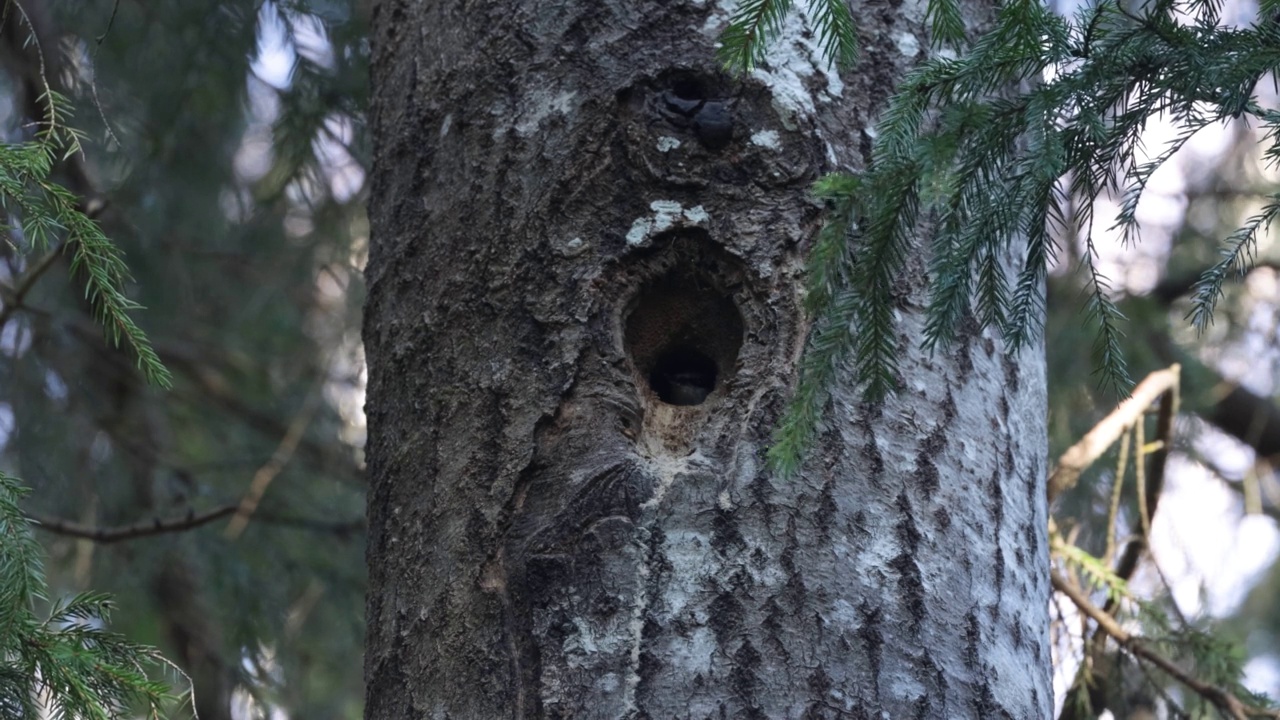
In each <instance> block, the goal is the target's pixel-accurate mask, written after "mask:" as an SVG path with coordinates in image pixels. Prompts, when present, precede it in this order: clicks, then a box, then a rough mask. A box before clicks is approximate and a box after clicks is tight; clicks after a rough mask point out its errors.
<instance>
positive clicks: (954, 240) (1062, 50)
mask: <svg viewBox="0 0 1280 720" xmlns="http://www.w3.org/2000/svg"><path fill="white" fill-rule="evenodd" d="M781 7H782V6H779V5H770V4H769V3H761V2H751V3H747V2H744V3H742V4H741V5H740V7H739V11H738V14H736V15H735V16H734V22H733V25H732V26H731V27H730V31H729V33H728V34H726V37H725V39H724V45H725V48H726V52H728V51H729V50H730V49H731V50H732V52H729V53H728V54H727V55H726V59H727V60H729V61H734V62H735V64H737V63H736V61H740V60H741V61H743V62H745V60H744V58H745V59H758V58H759V57H760V56H761V55H760V53H761V52H762V51H761V50H760V48H759V46H758V43H759V42H761V41H762V39H764V40H767V39H768V38H769V37H770V36H771V34H772V33H776V32H777V29H778V28H779V26H780V24H781V20H780V17H779V13H780V12H782V11H783V9H785V8H783V9H780V8H781ZM817 9H818V12H819V13H820V14H821V13H822V12H824V10H823V8H822V7H819V8H817ZM1220 10H1221V6H1220V5H1219V4H1217V3H1213V2H1209V1H1208V0H1162V1H1161V2H1157V3H1154V4H1152V5H1149V6H1148V7H1147V8H1146V9H1145V10H1144V11H1142V13H1141V14H1135V13H1134V12H1132V11H1130V10H1129V9H1128V7H1127V5H1126V4H1124V3H1122V2H1114V1H1112V0H1101V1H1100V2H1096V3H1094V4H1092V5H1089V6H1087V7H1085V8H1083V9H1082V10H1081V11H1080V12H1079V13H1077V15H1076V16H1075V17H1074V18H1070V19H1068V18H1062V17H1058V16H1056V15H1054V14H1053V13H1052V12H1051V11H1050V10H1049V9H1048V8H1046V7H1045V6H1044V5H1043V4H1042V3H1040V2H1039V1H1038V0H1013V1H1011V2H1008V3H1005V4H1004V5H1002V6H1001V7H1000V8H999V11H998V13H997V16H996V18H995V21H994V25H993V27H992V29H991V30H990V31H989V32H987V33H986V34H985V35H983V36H982V37H980V38H979V39H978V40H977V41H976V42H974V43H973V44H972V46H970V47H969V48H968V49H967V51H966V52H965V53H964V54H963V55H962V56H961V57H959V58H957V59H952V58H947V57H934V58H931V59H930V60H928V61H926V62H925V63H923V64H922V65H921V66H919V67H918V68H916V69H915V70H913V71H912V72H911V73H910V74H909V75H908V76H907V78H906V79H905V80H904V81H903V83H902V84H901V85H900V86H899V88H898V90H897V92H896V93H895V94H894V96H893V97H892V99H891V100H890V102H889V106H888V108H887V109H886V110H885V112H884V114H883V116H882V117H881V119H880V123H879V127H878V129H879V133H878V137H877V139H876V142H875V144H874V147H873V150H872V158H871V162H870V164H869V166H868V167H867V168H865V169H864V170H862V171H861V173H860V174H859V175H858V177H857V180H856V182H855V181H854V180H853V179H852V178H851V177H847V176H846V177H842V178H839V179H837V178H829V179H826V180H824V181H822V182H820V183H819V185H818V187H817V194H818V195H819V196H821V197H824V198H826V199H828V200H829V201H830V202H831V203H832V204H833V209H834V212H832V213H831V215H830V218H829V223H830V225H831V227H829V228H828V229H826V230H824V231H823V235H822V237H821V238H820V239H819V242H818V243H817V244H816V246H815V250H814V253H815V258H820V259H818V260H815V261H814V263H813V265H818V264H823V263H826V262H827V261H828V260H831V261H834V262H838V263H839V264H840V267H839V268H827V269H823V270H821V271H818V272H812V271H811V272H810V275H809V287H808V292H809V296H810V298H811V300H810V302H809V305H808V306H809V309H810V312H812V313H813V314H814V315H816V323H815V329H814V331H813V336H812V338H811V344H810V349H809V353H808V357H807V358H806V359H805V361H804V362H803V364H802V368H801V375H800V382H799V388H798V390H797V393H796V395H795V398H794V399H793V401H792V404H791V406H790V408H789V410H788V413H787V417H786V418H785V419H784V420H783V422H782V425H781V427H780V430H779V432H778V436H777V443H776V446H775V447H774V450H773V454H772V458H773V461H774V464H775V467H777V468H779V469H780V470H783V471H789V470H793V469H794V468H795V467H796V466H797V464H798V462H799V460H798V458H799V455H798V453H799V451H800V450H801V449H803V447H804V446H805V445H807V443H808V442H809V440H810V438H811V437H812V435H813V433H814V431H815V428H816V427H817V424H818V422H819V418H820V415H821V407H822V405H823V403H825V400H826V390H825V388H826V387H827V386H828V384H829V382H830V381H831V378H832V376H833V375H834V373H835V368H836V367H837V365H838V364H839V363H841V362H843V361H844V359H845V358H846V357H851V358H852V364H853V368H854V371H855V377H856V379H857V380H858V381H859V382H860V383H862V384H863V386H864V388H865V392H866V394H867V396H868V397H869V398H870V399H873V400H874V399H876V398H879V397H882V396H884V395H885V394H886V393H889V392H892V391H893V390H894V389H895V388H896V386H897V382H898V380H897V363H896V357H897V353H896V348H895V338H896V336H897V331H898V328H897V324H896V322H895V321H894V316H893V304H894V302H895V299H894V298H895V292H894V290H895V287H896V286H898V285H899V284H900V283H901V282H902V281H903V277H902V273H903V271H904V262H905V258H907V257H908V256H909V255H911V254H914V253H916V252H918V251H919V250H920V248H919V247H918V244H919V243H918V240H917V238H918V233H919V232H920V228H921V224H922V223H923V222H926V221H927V222H929V223H930V225H931V227H932V228H933V231H932V239H931V245H932V247H931V248H930V252H929V256H930V258H931V261H930V267H929V274H928V289H929V294H930V299H929V306H928V312H927V317H926V325H925V330H924V339H923V342H924V347H925V349H928V350H933V349H936V348H939V347H946V346H947V344H948V343H949V342H951V341H952V340H953V339H954V338H955V336H956V333H957V330H958V328H960V327H962V325H963V321H964V320H965V319H966V318H967V317H971V316H972V317H974V318H975V319H976V320H977V321H978V322H979V323H980V325H981V326H984V327H995V328H998V329H999V330H1000V331H1001V332H1002V333H1003V335H1004V337H1005V340H1006V343H1007V345H1008V347H1009V349H1010V350H1011V351H1017V350H1018V349H1019V348H1021V347H1022V346H1023V345H1025V344H1026V343H1027V342H1028V340H1029V339H1030V338H1032V337H1034V336H1036V335H1038V334H1039V333H1040V332H1041V328H1042V323H1043V316H1044V299H1043V296H1044V283H1045V278H1046V275H1047V271H1048V265H1049V263H1050V262H1051V261H1052V260H1053V259H1054V258H1055V255H1056V252H1057V249H1058V248H1057V246H1056V243H1055V240H1054V237H1055V236H1056V235H1058V234H1065V235H1067V236H1072V235H1076V236H1078V237H1079V238H1080V239H1081V243H1082V245H1083V247H1084V250H1085V252H1084V253H1083V254H1082V257H1081V260H1080V263H1081V270H1082V271H1083V273H1084V275H1085V277H1086V281H1087V286H1088V293H1087V300H1086V302H1085V311H1086V315H1087V318H1088V321H1089V322H1090V324H1091V325H1092V326H1093V328H1094V329H1095V339H1094V347H1093V357H1094V363H1095V367H1096V369H1097V373H1098V375H1099V376H1100V380H1101V383H1102V384H1103V385H1104V386H1105V387H1108V388H1111V389H1115V390H1118V391H1120V392H1123V391H1125V389H1126V388H1128V387H1129V386H1130V385H1131V380H1130V377H1129V372H1128V369H1127V366H1126V361H1125V354H1124V352H1123V349H1122V341H1123V330H1122V325H1123V323H1124V320H1125V318H1124V316H1123V314H1122V313H1121V311H1120V309H1119V308H1118V307H1117V305H1116V303H1115V301H1114V300H1113V297H1112V295H1113V294H1112V292H1111V291H1110V285H1109V281H1108V279H1107V278H1106V277H1105V276H1104V275H1103V274H1102V272H1101V270H1100V269H1099V267H1098V264H1097V246H1096V241H1097V238H1096V237H1095V229H1094V228H1095V224H1096V223H1095V218H1094V217H1093V214H1092V207H1093V201H1094V200H1096V199H1098V198H1099V197H1104V196H1115V197H1117V198H1119V199H1120V202H1121V207H1120V212H1119V214H1118V216H1117V218H1116V220H1115V223H1114V225H1112V226H1111V229H1112V230H1116V231H1118V232H1119V234H1120V236H1121V237H1122V239H1123V240H1124V241H1125V242H1132V241H1136V239H1137V237H1138V227H1137V221H1136V219H1135V212H1136V209H1137V206H1138V202H1139V200H1140V199H1141V197H1142V194H1143V191H1144V190H1145V188H1146V185H1147V182H1148V180H1149V179H1150V178H1151V176H1152V174H1153V173H1154V172H1155V171H1156V169H1158V168H1159V167H1160V166H1161V165H1162V164H1163V163H1165V162H1166V161H1167V160H1168V159H1169V158H1170V157H1172V155H1173V154H1174V153H1175V152H1177V150H1179V149H1180V148H1181V147H1182V146H1183V145H1184V144H1185V143H1186V141H1187V140H1188V139H1189V138H1190V137H1191V136H1192V135H1194V134H1195V133H1196V132H1197V131H1199V130H1200V129H1202V128H1205V127H1208V126H1210V125H1213V124H1216V123H1220V122H1223V121H1226V120H1229V119H1232V118H1239V117H1241V116H1247V117H1250V118H1252V119H1254V120H1255V121H1256V122H1257V123H1258V124H1259V125H1260V126H1261V127H1263V128H1264V129H1265V130H1266V132H1267V139H1268V142H1269V149H1268V150H1267V153H1266V156H1267V158H1268V160H1270V161H1271V162H1272V163H1275V162H1277V161H1280V143H1278V142H1277V135H1280V112H1276V111H1273V110H1266V109H1263V108H1261V107H1259V105H1258V103H1257V102H1256V101H1255V100H1254V99H1253V96H1252V93H1253V88H1254V86H1255V85H1256V84H1257V82H1258V80H1259V79H1260V78H1261V77H1263V76H1264V74H1266V73H1268V72H1271V71H1273V70H1275V69H1276V68H1277V67H1280V28H1278V27H1277V26H1276V24H1275V23H1273V22H1271V21H1269V20H1267V21H1265V22H1258V23H1256V24H1254V25H1253V26H1250V27H1247V28H1228V27H1224V26H1220V25H1219V21H1220V18H1219V13H1220ZM928 14H929V18H930V23H931V27H932V29H933V30H934V33H935V36H934V41H935V42H939V43H941V42H948V43H957V42H959V41H960V39H961V36H962V31H963V23H962V22H961V16H960V13H959V10H958V6H957V5H955V3H954V1H953V0H931V2H930V3H929V11H928ZM1187 17H1190V18H1193V20H1191V21H1186V20H1184V19H1183V18H1187ZM1268 17H1269V16H1268ZM824 22H825V23H826V24H827V25H830V24H832V23H833V22H834V20H832V19H830V18H829V19H827V20H825V21H823V20H819V22H818V25H819V26H820V27H822V26H824ZM752 43H756V45H753V44H752ZM1042 76H1046V79H1045V80H1044V81H1040V78H1041V77H1042ZM1157 116H1160V117H1162V118H1165V119H1167V120H1169V121H1171V122H1173V123H1174V124H1175V125H1177V126H1178V127H1180V128H1181V132H1180V133H1179V134H1178V135H1177V137H1176V138H1175V139H1174V140H1173V141H1172V142H1171V143H1169V145H1168V146H1167V147H1165V148H1162V149H1160V151H1159V152H1155V153H1148V152H1147V151H1146V149H1145V148H1143V146H1142V144H1141V142H1140V136H1141V133H1142V130H1143V129H1144V127H1145V126H1146V124H1147V122H1148V121H1149V120H1150V119H1152V118H1155V117H1157ZM834 187H840V188H843V193H844V194H843V195H839V194H838V193H833V192H832V191H831V189H832V188H834ZM1069 200H1070V201H1071V202H1070V203H1068V201H1069ZM1278 214H1280V195H1276V196H1273V197H1272V198H1271V202H1269V203H1268V204H1267V205H1266V206H1265V207H1264V208H1263V209H1262V210H1261V211H1260V212H1259V213H1258V214H1257V215H1256V216H1254V217H1253V218H1251V219H1250V220H1249V222H1248V223H1246V224H1245V226H1244V227H1242V228H1240V229H1239V230H1238V231H1236V232H1235V233H1233V234H1232V235H1231V237H1229V238H1228V239H1227V241H1226V242H1225V244H1224V247H1223V248H1222V251H1221V256H1220V259H1219V261H1218V262H1217V263H1216V264H1215V265H1213V266H1212V267H1211V268H1210V269H1209V270H1208V271H1207V272H1205V273H1204V275H1203V276H1202V277H1201V279H1200V281H1199V283H1198V284H1197V285H1196V287H1195V290H1194V293H1193V298H1192V300H1193V302H1192V308H1191V312H1190V315H1189V317H1190V319H1191V321H1192V323H1193V324H1194V325H1195V326H1196V327H1198V328H1201V329H1203V328H1204V327H1205V326H1206V325H1207V324H1208V323H1209V322H1210V321H1211V320H1212V317H1213V310H1214V307H1215V304H1216V302H1217V300H1218V299H1219V298H1220V297H1221V295H1222V287H1223V283H1224V282H1225V281H1227V280H1228V279H1230V278H1232V277H1235V276H1238V275H1239V273H1240V272H1241V271H1242V270H1243V269H1245V268H1247V267H1248V266H1249V265H1250V263H1251V261H1252V259H1253V256H1254V253H1255V251H1256V243H1257V236H1258V233H1259V232H1261V231H1263V230H1264V229H1265V228H1267V227H1268V226H1269V225H1270V223H1271V222H1272V221H1274V220H1275V218H1276V216H1277V215H1278ZM838 242H842V243H844V244H845V245H847V247H841V248H837V247H833V243H838ZM1011 263H1013V264H1016V265H1017V270H1016V271H1012V272H1011V271H1008V270H1007V269H1006V268H1008V267H1009V266H1010V264H1011Z"/></svg>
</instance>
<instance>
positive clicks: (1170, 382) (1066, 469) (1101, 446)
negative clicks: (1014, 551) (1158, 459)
mask: <svg viewBox="0 0 1280 720" xmlns="http://www.w3.org/2000/svg"><path fill="white" fill-rule="evenodd" d="M1178 371H1179V366H1177V365H1171V366H1170V367H1168V368H1166V369H1164V370H1157V371H1156V372H1153V373H1151V374H1150V375H1148V376H1147V377H1146V379H1144V380H1143V381H1142V382H1141V383H1138V386H1137V387H1135V388H1134V389H1133V394H1132V395H1130V396H1129V399H1128V400H1125V401H1124V402H1122V403H1120V405H1118V406H1117V407H1116V409H1115V410H1112V411H1111V414H1110V415H1108V416H1106V417H1105V418H1103V419H1102V421H1101V422H1099V423H1098V424H1097V425H1094V426H1093V429H1092V430H1090V431H1089V432H1088V433H1086V434H1085V436H1084V437H1083V438H1081V439H1080V442H1078V443H1076V444H1075V445H1072V446H1071V447H1070V448H1069V449H1068V450H1067V451H1066V452H1065V453H1063V454H1062V457H1061V458H1059V459H1058V466H1057V467H1055V468H1054V469H1053V472H1052V473H1050V474H1049V483H1048V493H1049V502H1053V500H1054V499H1055V498H1056V497H1058V495H1059V494H1060V493H1062V491H1063V490H1069V489H1071V488H1072V487H1075V484H1076V480H1078V479H1079V478H1080V473H1082V472H1084V471H1085V469H1086V468H1088V467H1089V466H1090V465H1092V464H1093V461H1095V460H1097V459H1098V457H1099V456H1101V455H1102V453H1104V452H1106V450H1107V448H1109V447H1111V444H1112V443H1114V442H1115V441H1116V439H1117V438H1119V437H1120V435H1121V434H1123V433H1124V431H1125V430H1127V429H1128V428H1129V427H1130V426H1131V425H1133V423H1134V422H1136V421H1137V420H1138V418H1140V417H1142V414H1143V413H1145V412H1146V411H1147V408H1148V407H1150V406H1151V404H1152V403H1153V402H1155V401H1156V399H1157V398H1159V397H1160V396H1161V395H1163V394H1164V393H1166V392H1168V391H1169V390H1170V389H1171V388H1173V387H1174V386H1175V385H1177V383H1178Z"/></svg>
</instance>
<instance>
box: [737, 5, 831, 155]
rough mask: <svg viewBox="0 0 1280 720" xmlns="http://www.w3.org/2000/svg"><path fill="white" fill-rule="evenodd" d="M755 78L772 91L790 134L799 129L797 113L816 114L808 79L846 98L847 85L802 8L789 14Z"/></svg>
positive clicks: (753, 72)
mask: <svg viewBox="0 0 1280 720" xmlns="http://www.w3.org/2000/svg"><path fill="white" fill-rule="evenodd" d="M751 75H752V77H754V78H756V79H758V80H760V81H761V82H763V83H764V84H765V85H767V86H768V87H769V90H770V91H771V92H772V94H773V103H774V109H775V110H777V111H778V117H779V119H781V120H782V124H783V127H786V128H787V129H788V130H793V129H795V128H794V127H793V126H792V123H793V122H794V119H793V118H794V116H795V115H796V114H797V113H803V114H805V115H808V116H812V115H813V114H814V112H815V109H814V105H813V101H814V98H813V93H811V92H810V91H809V89H808V88H806V87H805V85H804V79H805V78H809V77H813V76H814V75H820V76H822V77H823V78H825V79H826V86H827V87H826V94H827V95H828V96H830V97H832V98H838V97H840V96H841V95H843V94H844V83H843V82H841V81H840V76H839V75H838V74H836V72H835V68H833V67H832V66H831V63H829V62H827V60H826V58H825V57H823V53H822V48H821V46H819V44H818V33H817V31H816V30H814V28H813V23H812V22H810V19H809V13H808V11H807V10H806V9H805V8H802V7H796V8H794V9H793V10H792V12H790V13H787V19H786V20H785V21H784V22H783V25H782V32H781V33H780V34H779V36H778V39H777V40H775V41H774V42H773V43H772V44H770V45H769V50H768V53H767V54H766V55H765V62H764V65H763V66H761V67H759V68H757V69H755V70H754V71H752V73H751Z"/></svg>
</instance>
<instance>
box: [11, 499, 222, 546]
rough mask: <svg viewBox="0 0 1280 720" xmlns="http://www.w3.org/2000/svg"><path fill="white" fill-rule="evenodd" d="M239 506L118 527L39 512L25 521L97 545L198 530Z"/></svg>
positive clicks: (30, 514) (191, 512)
mask: <svg viewBox="0 0 1280 720" xmlns="http://www.w3.org/2000/svg"><path fill="white" fill-rule="evenodd" d="M238 507H240V505H239V503H231V504H227V505H220V506H218V507H216V508H213V509H212V510H206V511H204V512H201V513H197V512H196V511H195V509H194V508H192V509H188V510H187V511H186V512H185V513H182V514H180V515H173V516H170V517H164V518H161V517H157V518H152V519H150V520H142V521H140V522H136V523H133V524H132V525H121V526H117V527H96V526H93V525H85V524H82V523H78V522H75V521H72V520H64V519H62V518H57V517H53V516H51V515H42V514H40V513H33V512H28V513H26V516H27V519H29V520H31V521H32V522H34V523H36V525H37V526H38V527H39V528H40V529H41V530H48V531H49V532H51V533H54V534H57V535H69V536H71V537H78V538H84V539H86V540H92V541H94V542H97V543H114V542H120V541H122V540H134V539H136V538H140V537H147V536H149V535H163V534H165V533H174V532H182V531H183V530H190V529H192V528H197V527H200V526H201V525H205V524H207V523H211V522H213V521H214V520H217V519H219V518H224V517H226V516H228V515H230V514H232V513H234V512H235V511H236V508H238Z"/></svg>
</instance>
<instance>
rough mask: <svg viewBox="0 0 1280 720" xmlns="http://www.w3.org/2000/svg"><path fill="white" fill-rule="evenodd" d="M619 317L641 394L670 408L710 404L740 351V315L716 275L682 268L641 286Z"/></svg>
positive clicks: (683, 266)
mask: <svg viewBox="0 0 1280 720" xmlns="http://www.w3.org/2000/svg"><path fill="white" fill-rule="evenodd" d="M628 305H629V307H628V308H627V310H626V311H625V312H624V315H623V342H624V347H625V349H626V352H627V357H628V358H629V359H630V360H631V364H632V366H633V367H634V368H635V370H636V372H637V376H636V380H637V381H638V382H639V383H643V385H644V386H647V387H642V390H643V392H642V395H643V396H646V397H648V398H650V399H651V401H657V402H662V403H666V404H668V405H680V406H688V405H701V404H702V403H704V402H708V401H710V400H714V399H715V397H717V396H718V395H720V394H721V393H722V388H724V387H725V385H726V383H728V382H729V380H730V379H731V378H732V376H733V373H734V369H735V366H736V364H737V362H738V351H739V350H740V349H741V348H742V336H743V322H742V313H741V312H739V310H738V306H737V305H736V304H735V303H734V301H733V299H732V298H731V297H730V296H729V294H728V293H727V292H725V291H724V290H723V289H722V288H721V283H720V282H719V281H718V277H717V275H716V274H715V272H714V271H712V272H703V271H702V270H701V269H699V268H696V267H690V266H689V265H688V264H681V265H680V266H677V268H676V269H674V270H672V271H669V272H668V273H667V274H665V275H662V276H659V277H657V278H654V279H653V280H651V281H649V282H648V283H646V284H645V285H643V286H642V287H641V288H640V289H639V291H638V292H637V293H636V295H635V296H634V297H633V298H632V299H631V301H630V303H629V304H628Z"/></svg>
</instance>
